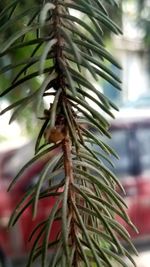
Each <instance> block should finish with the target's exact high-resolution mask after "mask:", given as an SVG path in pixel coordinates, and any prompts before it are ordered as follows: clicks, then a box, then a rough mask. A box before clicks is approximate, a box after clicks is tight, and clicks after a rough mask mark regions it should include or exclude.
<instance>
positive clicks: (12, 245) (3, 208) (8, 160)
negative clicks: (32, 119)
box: [0, 144, 60, 259]
mask: <svg viewBox="0 0 150 267" xmlns="http://www.w3.org/2000/svg"><path fill="white" fill-rule="evenodd" d="M32 148H33V144H29V145H27V146H23V147H22V148H20V149H16V150H15V149H13V150H9V151H6V152H3V153H1V154H0V250H2V251H3V252H4V253H5V255H7V256H9V257H11V258H14V259H17V258H18V259H19V258H22V257H23V256H25V255H26V254H27V253H28V252H29V250H30V249H31V246H32V244H33V242H34V239H33V240H31V242H29V240H28V238H29V236H30V234H31V233H32V231H33V229H34V227H35V226H36V225H37V224H39V223H40V222H42V221H43V220H45V219H46V218H47V217H48V215H49V214H50V211H51V209H52V207H53V205H54V203H55V201H56V199H55V198H54V197H48V198H44V199H40V200H39V203H38V209H37V215H36V217H35V219H33V218H32V207H28V208H27V209H26V210H25V211H24V212H23V214H22V216H21V217H20V219H19V220H18V222H17V223H16V224H15V226H13V227H11V228H10V229H8V227H7V226H8V222H9V219H10V216H11V214H12V213H13V210H14V209H15V207H16V205H17V203H18V202H19V200H20V199H21V198H22V196H23V195H24V193H25V191H26V189H27V187H30V186H31V185H32V183H33V182H34V181H35V179H37V177H38V175H39V173H40V171H41V170H42V168H43V166H44V165H45V164H46V162H47V160H48V159H50V158H51V157H52V154H50V155H49V156H48V157H47V158H46V157H43V158H42V159H40V160H38V161H37V162H35V163H34V164H32V165H31V166H30V167H29V169H28V170H26V171H25V172H24V173H23V175H22V177H21V179H19V180H18V182H17V183H16V185H15V186H14V187H13V189H12V190H10V191H9V192H7V189H8V186H9V184H10V182H11V180H12V178H13V176H14V174H15V173H17V172H18V170H19V169H20V168H21V167H22V166H23V165H24V164H25V163H26V161H27V159H29V158H28V156H29V157H32V155H31V151H32ZM28 150H29V151H28ZM33 151H34V150H33ZM55 153H56V151H55ZM24 156H25V158H24ZM17 161H18V162H17ZM13 165H14V168H12V167H13ZM59 229H60V225H59V223H58V222H57V221H56V222H55V223H54V224H53V225H52V228H51V233H50V238H49V239H50V241H52V240H54V238H55V237H56V236H57V235H58V232H59ZM35 236H37V234H36V235H35Z"/></svg>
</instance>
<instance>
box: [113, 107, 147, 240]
mask: <svg viewBox="0 0 150 267" xmlns="http://www.w3.org/2000/svg"><path fill="white" fill-rule="evenodd" d="M111 133H112V140H111V141H110V145H112V147H114V149H115V151H117V153H118V155H119V157H120V160H119V161H117V160H113V161H114V164H115V166H116V169H115V173H116V176H117V177H118V178H119V179H120V181H121V183H122V185H123V187H124V189H125V191H126V196H123V197H124V200H125V202H126V204H127V206H128V209H127V213H128V215H129V217H130V219H131V221H132V222H133V224H134V225H135V226H136V227H137V229H138V231H139V234H137V233H136V232H135V231H134V230H133V229H132V228H131V227H130V226H128V225H127V224H126V223H125V222H124V221H123V220H122V219H121V218H117V219H118V220H119V221H120V222H121V224H123V225H124V226H125V228H126V229H127V231H128V232H129V234H130V235H131V238H132V239H133V241H134V242H135V243H137V244H138V243H139V244H140V243H141V242H143V241H144V242H145V241H149V240H150V113H149V112H148V111H144V110H143V111H140V113H138V111H137V110H136V111H132V110H124V111H123V112H122V113H121V112H120V114H119V116H118V118H116V119H115V120H114V122H112V124H111Z"/></svg>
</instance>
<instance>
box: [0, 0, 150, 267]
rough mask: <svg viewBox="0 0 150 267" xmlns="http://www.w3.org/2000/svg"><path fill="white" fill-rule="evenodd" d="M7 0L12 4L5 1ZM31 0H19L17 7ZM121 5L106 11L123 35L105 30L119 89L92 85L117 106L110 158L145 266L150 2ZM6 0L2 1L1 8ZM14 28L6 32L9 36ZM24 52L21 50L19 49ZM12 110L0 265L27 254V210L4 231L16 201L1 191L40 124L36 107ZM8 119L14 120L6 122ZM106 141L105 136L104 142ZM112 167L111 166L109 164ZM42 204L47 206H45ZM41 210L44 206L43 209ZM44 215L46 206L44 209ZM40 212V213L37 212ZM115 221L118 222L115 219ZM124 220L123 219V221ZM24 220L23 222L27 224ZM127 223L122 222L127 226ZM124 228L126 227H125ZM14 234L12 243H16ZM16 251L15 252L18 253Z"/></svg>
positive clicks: (149, 198) (2, 171)
mask: <svg viewBox="0 0 150 267" xmlns="http://www.w3.org/2000/svg"><path fill="white" fill-rule="evenodd" d="M32 1H33V2H34V1H35V0H32ZM6 2H10V0H7V1H6ZM29 2H31V0H30V1H22V5H21V6H20V9H21V8H22V9H23V8H25V5H28V4H29ZM118 4H119V6H120V9H118V10H117V9H116V8H115V9H113V8H112V9H110V10H109V13H110V16H111V17H112V18H113V19H114V20H115V21H116V23H118V24H119V25H121V28H122V30H123V35H122V36H117V37H116V36H114V35H111V36H110V35H109V34H108V33H107V32H106V30H105V29H104V31H105V35H104V36H105V42H106V46H107V47H108V50H109V51H110V52H111V53H112V54H113V56H114V57H115V58H116V59H117V60H118V62H119V63H120V64H121V66H122V68H123V71H122V70H118V69H117V68H116V69H115V67H114V66H113V65H109V67H110V68H111V69H112V70H113V71H114V72H116V74H117V75H119V76H120V77H121V79H122V92H120V91H117V90H116V89H115V88H113V86H112V85H110V84H108V83H107V82H104V81H103V80H100V81H99V82H98V83H97V84H96V85H95V86H96V87H97V88H98V89H99V90H101V91H102V92H103V93H104V94H105V95H106V96H107V97H109V98H110V99H111V100H112V101H113V102H114V103H115V104H117V105H118V106H119V108H120V112H119V113H118V114H116V120H115V121H113V122H111V129H110V131H111V132H112V140H110V145H111V146H112V147H113V148H114V149H116V151H117V153H118V155H119V157H120V161H119V162H117V161H115V160H114V159H112V161H114V163H115V166H116V169H115V172H116V174H117V176H118V177H119V179H120V180H121V182H122V183H123V185H124V187H125V190H126V196H125V201H126V202H127V204H128V207H129V208H128V213H129V216H130V217H131V220H132V221H133V223H134V224H135V225H136V226H137V228H138V229H139V234H136V233H135V232H133V231H132V229H128V231H129V233H130V235H131V237H132V239H133V242H134V243H135V245H136V246H137V248H138V249H139V252H140V257H139V258H138V259H135V260H136V261H137V266H138V267H148V266H149V262H150V0H122V1H119V0H118ZM3 7H4V1H1V2H0V11H1V10H2V9H3ZM12 31H13V28H12V29H11V28H10V29H9V31H8V32H7V33H5V36H3V35H0V38H4V37H5V38H6V37H7V36H9V34H10V32H12ZM21 51H22V50H21ZM23 53H24V54H30V51H23V52H20V54H16V53H15V51H14V53H13V54H11V55H10V56H9V57H8V56H7V57H2V58H1V59H0V67H3V66H5V65H8V64H10V63H11V62H12V61H13V60H16V59H18V58H20V57H23V56H24V54H23ZM13 75H14V73H12V72H10V71H7V72H6V73H5V74H2V75H1V77H0V91H3V89H4V88H6V87H7V85H8V84H9V83H10V81H11V80H12V77H13ZM39 84H40V80H38V79H37V80H33V81H32V82H29V83H28V84H27V83H26V84H25V85H24V86H25V88H26V92H27V93H28V92H30V88H36V87H37V86H38V85H39ZM20 89H21V88H19V87H18V89H17V90H16V92H15V93H13V94H9V95H8V96H6V97H5V98H4V99H3V100H2V99H0V110H3V109H4V108H6V107H7V106H8V105H10V104H12V103H13V102H14V101H15V100H16V99H18V97H23V96H24V95H22V94H23V92H24V90H20ZM28 107H29V108H28V109H24V110H20V114H19V116H18V117H17V119H16V120H14V119H15V117H16V115H17V114H16V113H15V112H14V113H12V112H10V111H9V112H7V113H6V114H4V115H3V116H1V117H0V129H1V130H0V183H1V186H0V263H1V265H2V267H4V266H6V265H4V264H7V265H8V266H9V265H10V262H9V260H8V259H7V257H6V256H7V255H10V256H11V257H12V258H17V257H18V254H20V255H26V253H28V250H29V247H28V246H26V245H25V241H26V239H27V236H26V235H27V229H26V228H28V227H29V228H30V226H29V223H30V219H31V212H27V213H26V214H24V218H23V219H22V220H21V222H19V224H17V226H16V227H14V228H13V229H11V231H10V232H9V233H8V231H7V229H6V226H7V223H8V220H9V217H10V213H11V212H12V209H13V204H14V203H16V198H14V196H13V194H9V196H8V194H7V196H6V194H5V190H4V189H6V188H7V186H8V184H9V182H10V180H11V179H12V177H13V176H14V175H15V174H16V173H17V171H18V170H19V169H20V167H21V166H22V165H23V164H24V163H25V162H26V161H27V160H28V159H29V158H31V157H32V155H33V150H34V142H33V141H30V140H33V139H34V138H35V136H37V133H38V130H39V128H40V125H39V122H38V121H37V118H36V114H35V106H34V105H32V106H30V104H29V106H28ZM10 118H11V121H12V123H11V124H10V125H9V120H10ZM107 141H108V140H107ZM43 164H44V162H39V163H38V164H37V165H35V166H33V168H32V169H30V170H29V172H28V173H27V174H25V176H24V177H23V183H22V184H19V185H18V188H17V189H16V190H18V191H17V192H19V193H18V194H20V195H21V194H22V193H23V192H24V191H25V189H26V187H27V186H29V185H30V182H31V181H30V178H32V177H33V176H34V178H35V179H37V176H38V172H39V170H40V169H41V168H42V166H43ZM109 167H110V166H109ZM44 206H45V207H46V205H45V204H44ZM41 210H42V212H43V206H42V208H41ZM44 212H45V213H46V210H44ZM40 216H43V214H41V215H40ZM118 220H120V219H119V218H118ZM121 223H122V224H124V223H123V222H121ZM25 224H26V226H25ZM125 226H126V225H125ZM126 227H127V226H126ZM14 238H15V244H14ZM18 251H19V253H18Z"/></svg>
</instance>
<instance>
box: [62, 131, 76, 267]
mask: <svg viewBox="0 0 150 267" xmlns="http://www.w3.org/2000/svg"><path fill="white" fill-rule="evenodd" d="M71 150H72V142H71V138H70V135H69V129H68V128H66V137H65V139H64V140H63V151H64V168H65V176H66V179H69V192H68V210H69V211H68V213H69V214H68V217H70V216H71V224H70V225H71V227H70V233H69V236H70V241H69V243H70V246H71V247H74V246H75V247H77V244H76V236H77V234H78V228H77V226H76V224H75V221H76V215H75V212H74V209H73V207H72V205H71V203H72V202H73V203H75V202H76V193H75V191H73V190H72V188H71V185H72V184H73V183H74V175H73V163H72V153H71ZM78 259H79V255H78V250H77V249H76V251H75V253H74V258H73V262H72V266H74V267H77V266H78Z"/></svg>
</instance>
